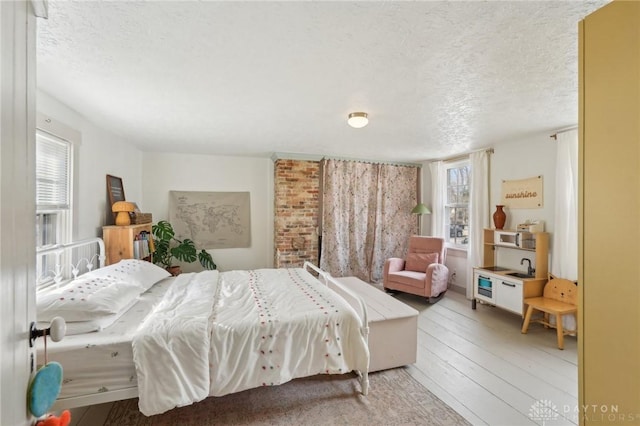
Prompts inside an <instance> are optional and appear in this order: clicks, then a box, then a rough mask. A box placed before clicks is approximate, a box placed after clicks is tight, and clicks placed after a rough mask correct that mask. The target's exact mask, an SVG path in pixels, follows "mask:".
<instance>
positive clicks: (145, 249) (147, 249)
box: [133, 231, 153, 259]
mask: <svg viewBox="0 0 640 426" xmlns="http://www.w3.org/2000/svg"><path fill="white" fill-rule="evenodd" d="M152 247H153V240H152V239H151V235H150V234H149V233H148V232H147V231H142V232H141V233H139V234H138V235H136V238H135V240H134V241H133V257H134V258H135V259H146V258H147V257H149V256H151V252H152V251H153V250H152Z"/></svg>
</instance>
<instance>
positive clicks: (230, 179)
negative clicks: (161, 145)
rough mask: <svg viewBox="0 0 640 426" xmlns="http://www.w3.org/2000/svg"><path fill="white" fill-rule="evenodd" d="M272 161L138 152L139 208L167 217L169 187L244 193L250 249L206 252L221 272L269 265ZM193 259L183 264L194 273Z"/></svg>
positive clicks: (271, 227) (271, 230)
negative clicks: (140, 155)
mask: <svg viewBox="0 0 640 426" xmlns="http://www.w3.org/2000/svg"><path fill="white" fill-rule="evenodd" d="M273 173H274V168H273V162H272V161H271V159H268V158H251V157H224V156H210V155H190V154H171V153H151V152H145V153H144V154H143V167H142V194H143V197H142V202H141V206H140V207H141V209H142V210H143V211H145V212H150V213H152V214H153V221H154V222H158V221H160V220H162V219H168V217H169V191H172V190H173V191H212V192H227V191H229V192H232V191H238V192H240V191H249V192H250V198H251V247H249V248H237V249H217V250H210V253H211V255H212V256H213V260H214V261H215V262H216V264H217V265H218V269H219V270H221V271H228V270H232V269H254V268H272V267H273V241H274V239H273V223H274V218H273V203H274V201H273V191H274V187H273ZM198 269H200V265H198V264H197V262H195V263H194V264H191V265H185V266H183V270H184V271H195V270H198Z"/></svg>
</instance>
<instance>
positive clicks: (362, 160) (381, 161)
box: [322, 156, 422, 168]
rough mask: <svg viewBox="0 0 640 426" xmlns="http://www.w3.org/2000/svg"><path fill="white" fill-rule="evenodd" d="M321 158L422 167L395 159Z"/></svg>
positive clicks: (325, 157) (325, 158)
mask: <svg viewBox="0 0 640 426" xmlns="http://www.w3.org/2000/svg"><path fill="white" fill-rule="evenodd" d="M322 159H323V160H338V161H356V162H359V163H370V164H387V165H390V166H405V167H418V168H419V167H422V164H420V163H402V162H397V161H383V160H369V159H366V158H351V157H333V156H324V157H322Z"/></svg>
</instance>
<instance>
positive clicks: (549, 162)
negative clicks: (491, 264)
mask: <svg viewBox="0 0 640 426" xmlns="http://www.w3.org/2000/svg"><path fill="white" fill-rule="evenodd" d="M494 148H495V152H494V154H493V155H492V157H491V182H490V185H491V189H490V190H491V202H490V203H489V205H490V206H491V213H492V214H493V212H494V211H495V206H496V204H502V203H501V198H502V192H501V191H502V187H501V185H502V181H503V180H511V179H526V178H530V177H534V176H538V175H542V182H543V189H542V192H543V205H542V208H538V209H509V208H507V207H505V212H506V213H507V222H506V223H505V226H504V228H505V229H516V227H517V226H518V224H519V223H523V222H524V221H526V220H527V219H532V220H533V219H539V220H544V222H545V231H546V232H549V233H550V234H551V235H550V247H549V250H550V251H551V250H553V230H554V223H553V222H554V209H555V196H556V187H555V184H556V143H555V140H553V139H551V138H550V137H549V133H545V134H540V135H537V136H533V137H531V138H528V139H524V140H520V141H516V142H511V143H506V144H500V145H496V146H495V147H494ZM491 223H492V226H493V221H491ZM523 257H527V258H529V259H530V260H531V261H532V262H533V260H534V256H533V254H531V255H529V256H523V252H522V251H520V250H499V251H498V257H497V264H498V265H500V266H506V267H510V268H514V269H519V270H523V271H524V270H526V266H522V265H520V260H521V259H522V258H523ZM525 265H526V264H525ZM534 266H535V265H534Z"/></svg>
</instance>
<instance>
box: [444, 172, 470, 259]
mask: <svg viewBox="0 0 640 426" xmlns="http://www.w3.org/2000/svg"><path fill="white" fill-rule="evenodd" d="M470 176H471V166H470V164H469V162H468V161H463V162H457V163H452V164H450V165H449V166H448V167H447V199H446V202H445V221H446V229H448V230H449V232H447V233H446V234H445V238H446V239H447V241H448V242H449V243H450V244H453V245H457V246H464V247H466V246H467V245H468V244H469V190H470V184H471V182H470Z"/></svg>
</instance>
